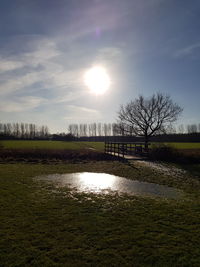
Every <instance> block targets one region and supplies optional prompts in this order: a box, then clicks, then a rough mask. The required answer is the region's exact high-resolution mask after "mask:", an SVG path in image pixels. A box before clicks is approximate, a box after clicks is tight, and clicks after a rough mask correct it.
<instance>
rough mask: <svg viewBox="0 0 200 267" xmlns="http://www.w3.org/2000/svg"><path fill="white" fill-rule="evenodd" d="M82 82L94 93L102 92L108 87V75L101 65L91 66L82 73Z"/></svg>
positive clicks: (99, 93) (100, 93)
mask: <svg viewBox="0 0 200 267" xmlns="http://www.w3.org/2000/svg"><path fill="white" fill-rule="evenodd" d="M84 82H85V84H86V85H87V87H88V88H89V89H90V91H91V92H92V93H94V94H96V95H102V94H104V93H105V92H106V91H107V90H108V88H109V87H110V77H109V75H108V73H107V71H106V69H105V68H103V67H92V68H91V69H89V70H87V71H86V72H85V74H84Z"/></svg>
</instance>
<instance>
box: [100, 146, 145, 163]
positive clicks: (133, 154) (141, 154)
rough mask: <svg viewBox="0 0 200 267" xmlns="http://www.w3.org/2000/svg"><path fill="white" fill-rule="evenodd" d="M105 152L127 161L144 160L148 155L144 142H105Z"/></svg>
mask: <svg viewBox="0 0 200 267" xmlns="http://www.w3.org/2000/svg"><path fill="white" fill-rule="evenodd" d="M104 152H105V153H107V154H112V155H113V156H117V157H119V158H125V159H144V158H145V157H146V156H147V155H148V150H147V149H145V143H144V142H134V143H132V142H131V143H130V142H129V143H126V142H105V147H104Z"/></svg>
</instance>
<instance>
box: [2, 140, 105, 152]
mask: <svg viewBox="0 0 200 267" xmlns="http://www.w3.org/2000/svg"><path fill="white" fill-rule="evenodd" d="M1 144H2V145H3V147H4V148H8V149H19V148H21V149H26V148H27V149H31V148H32V149H72V150H74V149H75V150H77V149H89V148H94V149H97V150H100V151H101V150H103V149H104V143H103V142H64V141H30V140H27V141H24V140H22V141H21V140H19V141H18V140H17V141H16V140H11V141H10V140H9V141H1Z"/></svg>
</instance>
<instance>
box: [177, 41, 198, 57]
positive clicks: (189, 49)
mask: <svg viewBox="0 0 200 267" xmlns="http://www.w3.org/2000/svg"><path fill="white" fill-rule="evenodd" d="M198 48H200V42H197V43H195V44H192V45H189V46H186V47H184V48H181V49H179V50H177V51H176V52H175V57H185V56H189V55H192V54H193V53H195V52H196V50H197V49H198Z"/></svg>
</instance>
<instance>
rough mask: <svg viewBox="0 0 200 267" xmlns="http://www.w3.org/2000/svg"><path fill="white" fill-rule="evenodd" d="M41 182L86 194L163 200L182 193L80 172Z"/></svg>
mask: <svg viewBox="0 0 200 267" xmlns="http://www.w3.org/2000/svg"><path fill="white" fill-rule="evenodd" d="M37 178H39V179H41V180H46V181H50V182H53V183H54V184H55V185H56V186H57V187H65V186H67V187H69V188H76V189H77V190H78V191H80V192H85V193H97V194H98V193H106V194H109V193H111V191H117V192H118V193H119V194H120V193H127V194H130V195H143V196H158V197H163V198H169V199H171V198H174V199H177V198H180V197H181V196H182V193H181V191H179V190H177V189H175V188H172V187H168V186H164V185H158V184H155V183H148V182H140V181H137V180H129V179H126V178H122V177H119V176H115V175H110V174H106V173H92V172H79V173H69V174H52V175H46V176H40V177H37Z"/></svg>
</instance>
